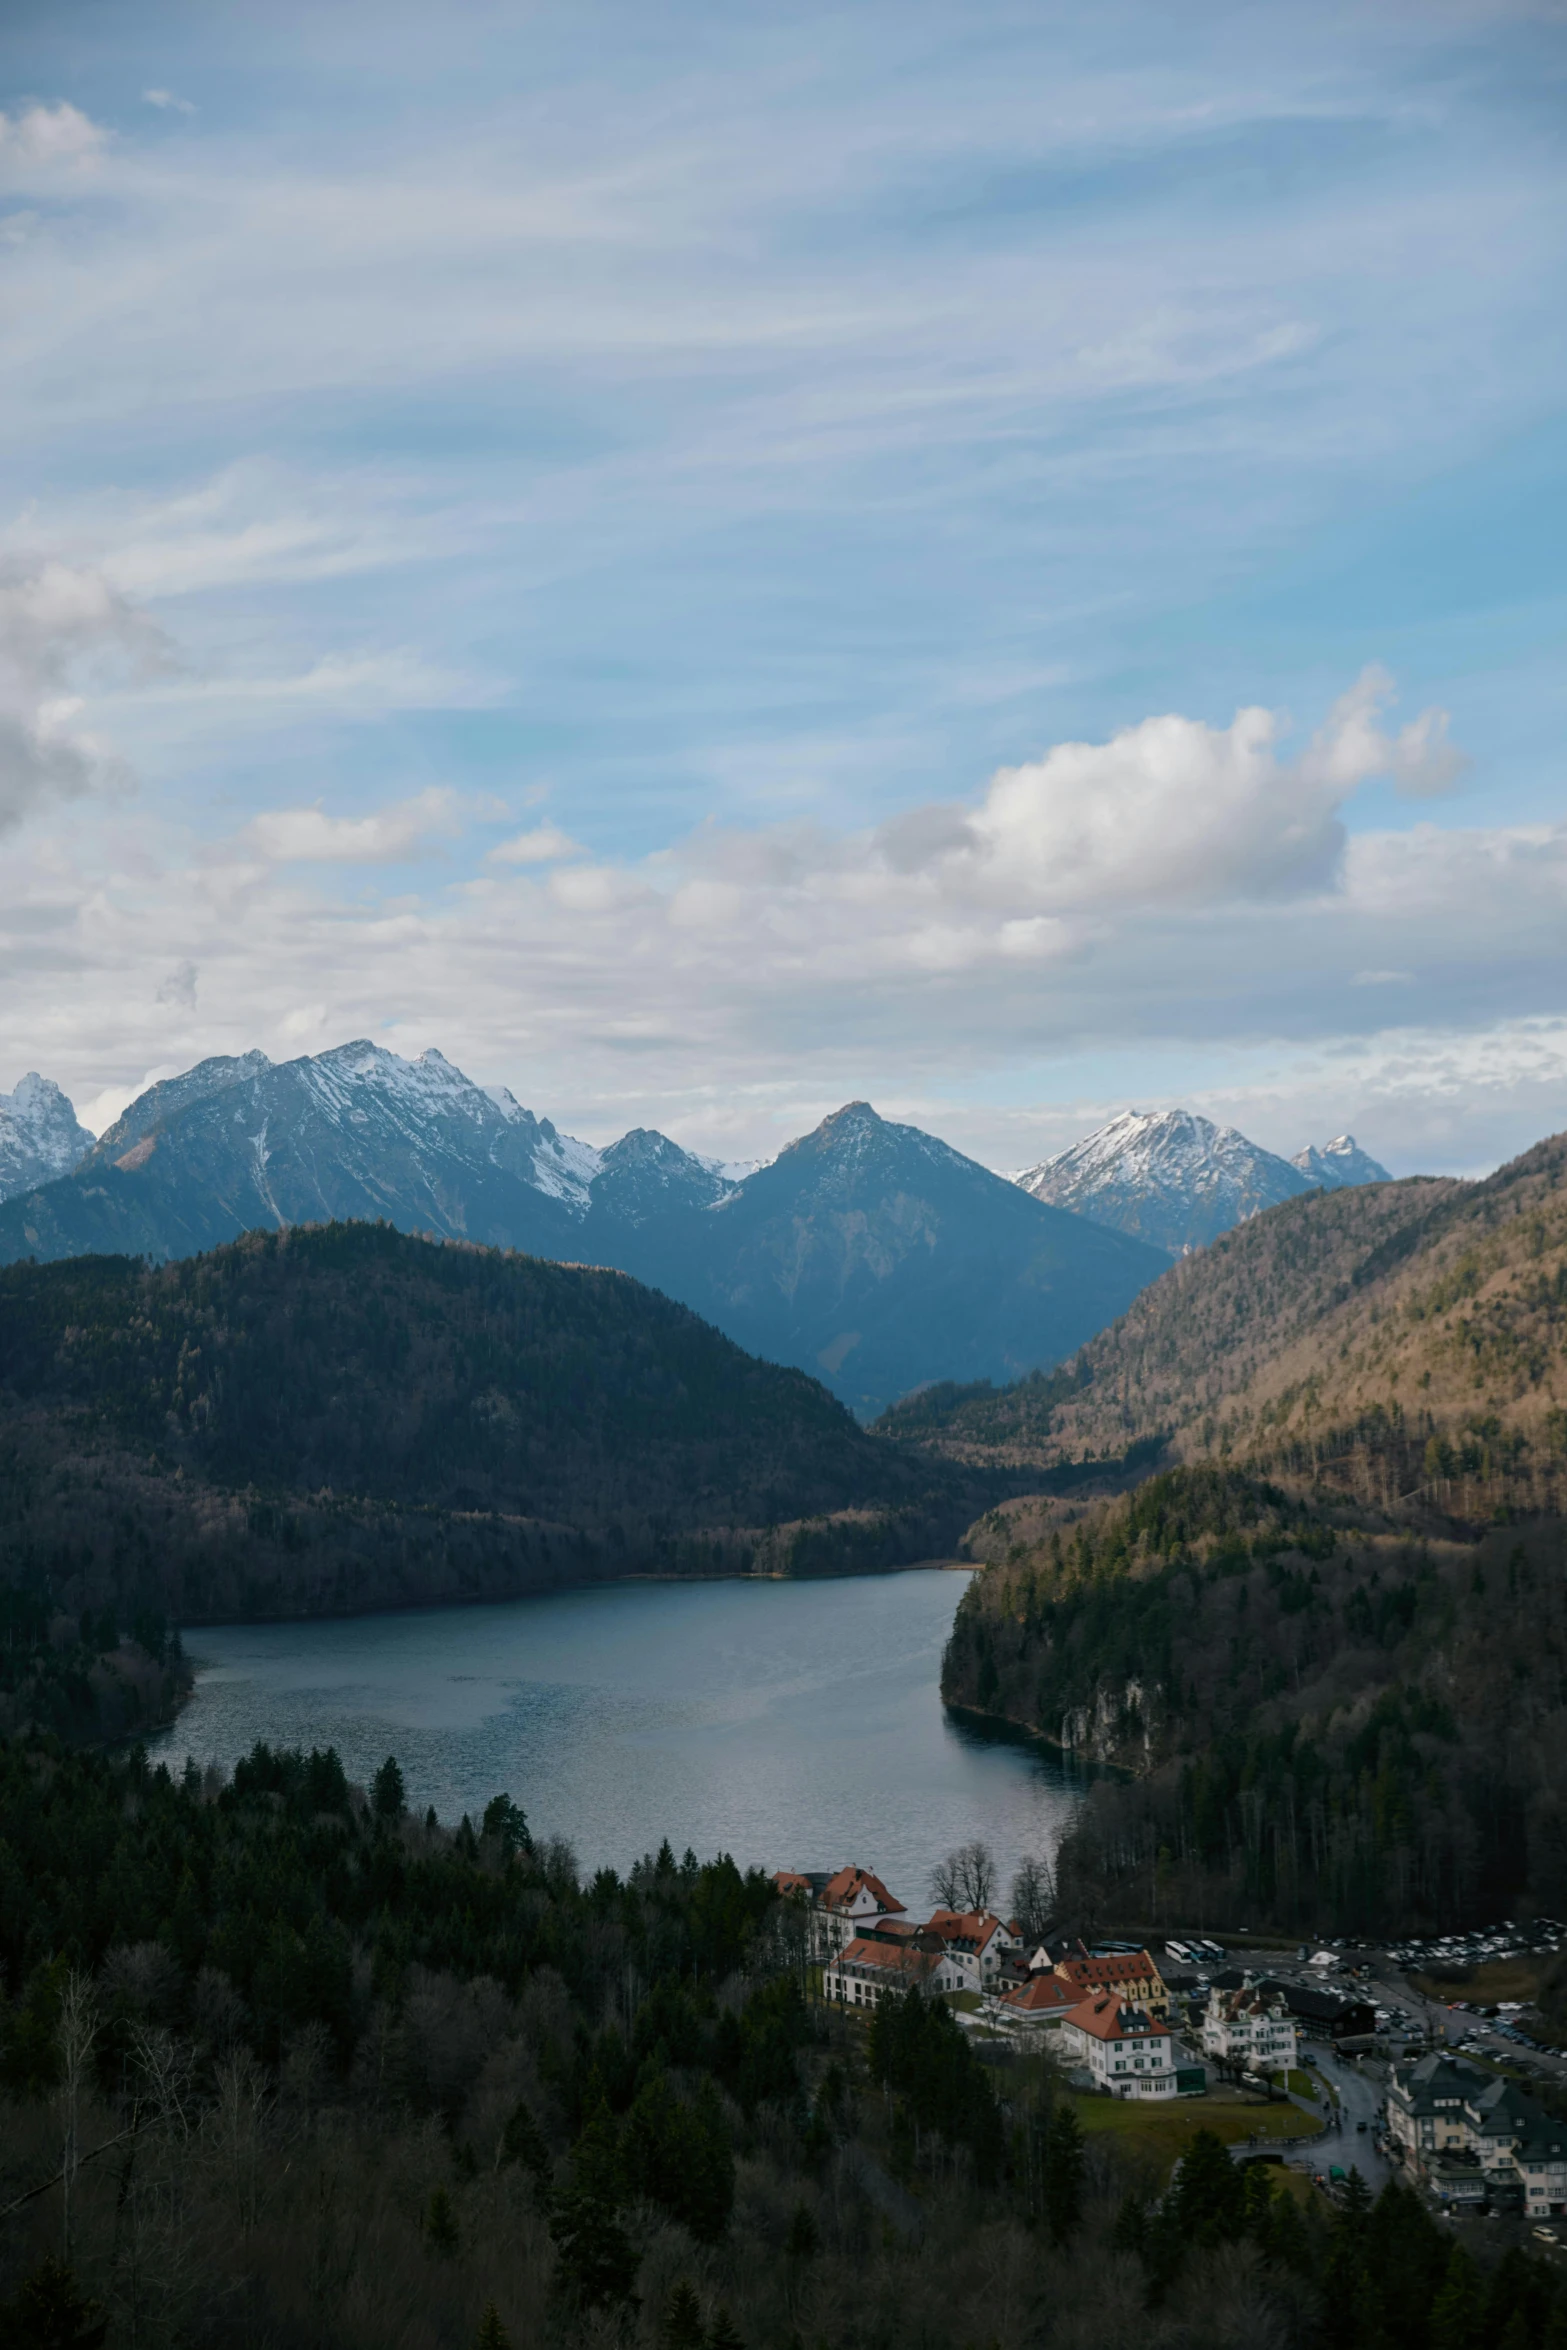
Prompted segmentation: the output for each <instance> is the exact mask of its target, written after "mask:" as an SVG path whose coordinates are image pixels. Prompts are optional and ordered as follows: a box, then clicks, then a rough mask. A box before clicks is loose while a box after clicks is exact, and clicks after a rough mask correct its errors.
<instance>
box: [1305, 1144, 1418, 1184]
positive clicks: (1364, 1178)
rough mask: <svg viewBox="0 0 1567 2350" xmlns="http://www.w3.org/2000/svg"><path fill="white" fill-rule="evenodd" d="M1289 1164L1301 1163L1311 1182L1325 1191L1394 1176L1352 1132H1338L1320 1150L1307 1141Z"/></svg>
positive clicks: (1384, 1179)
mask: <svg viewBox="0 0 1567 2350" xmlns="http://www.w3.org/2000/svg"><path fill="white" fill-rule="evenodd" d="M1290 1165H1291V1166H1292V1167H1298V1168H1299V1170H1300V1172H1301V1174H1302V1175H1304V1176H1305V1178H1306V1181H1307V1182H1308V1183H1313V1184H1317V1185H1319V1186H1320V1187H1321V1188H1322V1190H1324V1191H1341V1190H1343V1189H1344V1187H1345V1186H1346V1185H1348V1184H1352V1183H1391V1182H1392V1180H1393V1178H1392V1176H1391V1175H1389V1173H1388V1171H1387V1169H1386V1168H1385V1167H1380V1166H1378V1164H1377V1162H1376V1160H1375V1159H1374V1158H1372V1157H1371V1155H1370V1154H1369V1152H1367V1151H1363V1150H1362V1149H1361V1148H1360V1146H1359V1144H1358V1143H1357V1142H1356V1140H1355V1137H1354V1136H1353V1135H1352V1134H1336V1135H1335V1136H1334V1137H1333V1140H1332V1141H1331V1142H1325V1143H1324V1144H1323V1146H1322V1148H1321V1150H1318V1148H1317V1146H1316V1144H1315V1143H1311V1142H1308V1143H1307V1145H1306V1147H1305V1149H1304V1150H1303V1151H1297V1152H1296V1153H1295V1156H1294V1157H1293V1158H1292V1159H1291V1161H1290Z"/></svg>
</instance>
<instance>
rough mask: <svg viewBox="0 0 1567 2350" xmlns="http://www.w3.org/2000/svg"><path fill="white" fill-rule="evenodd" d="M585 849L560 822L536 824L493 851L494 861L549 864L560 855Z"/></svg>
mask: <svg viewBox="0 0 1567 2350" xmlns="http://www.w3.org/2000/svg"><path fill="white" fill-rule="evenodd" d="M581 854H582V851H581V849H580V848H578V846H577V844H576V842H575V841H574V840H573V839H572V838H571V836H570V835H569V833H564V832H562V831H561V829H560V826H559V825H558V824H535V825H534V827H533V829H532V831H531V832H519V833H517V834H515V835H514V836H513V838H512V839H510V840H503V841H502V842H501V843H500V845H499V846H498V847H497V848H493V849H491V851H490V863H491V864H492V865H549V864H552V863H554V861H555V860H556V859H557V858H560V857H580V856H581Z"/></svg>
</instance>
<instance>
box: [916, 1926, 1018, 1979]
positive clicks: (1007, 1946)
mask: <svg viewBox="0 0 1567 2350" xmlns="http://www.w3.org/2000/svg"><path fill="white" fill-rule="evenodd" d="M925 1931H926V1932H927V1933H928V1934H935V1935H938V1936H939V1937H940V1939H941V1941H942V1943H943V1944H944V1945H945V1947H946V1950H947V1953H948V1955H949V1957H950V1958H951V1960H952V1962H953V1964H954V1965H955V1966H957V1967H959V1968H961V1970H962V1974H963V1983H962V1988H963V1989H964V1990H965V1991H988V1990H990V1989H992V1988H993V1987H994V1985H995V1984H996V1982H997V1980H998V1978H999V1976H1000V1973H1001V1968H1002V1964H1003V1962H1004V1960H1005V1959H1006V1958H1007V1957H1008V1955H1009V1954H1010V1953H1011V1952H1013V1951H1018V1950H1021V1949H1022V1947H1023V1937H1022V1935H1021V1934H1020V1933H1019V1932H1018V1930H1017V1928H1016V1926H1009V1925H1008V1924H1007V1922H1006V1920H1005V1919H1004V1918H998V1917H997V1916H996V1915H995V1914H994V1912H993V1911H991V1910H988V1909H967V1910H962V1909H938V1910H935V1911H933V1912H932V1914H931V1916H930V1917H929V1919H928V1920H927V1921H926V1926H925Z"/></svg>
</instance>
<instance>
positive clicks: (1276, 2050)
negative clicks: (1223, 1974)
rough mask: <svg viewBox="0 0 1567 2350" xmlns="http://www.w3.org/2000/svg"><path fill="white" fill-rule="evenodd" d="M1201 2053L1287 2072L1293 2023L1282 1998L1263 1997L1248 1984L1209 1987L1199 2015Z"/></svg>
mask: <svg viewBox="0 0 1567 2350" xmlns="http://www.w3.org/2000/svg"><path fill="white" fill-rule="evenodd" d="M1201 2039H1202V2046H1203V2053H1204V2055H1206V2056H1214V2057H1218V2058H1220V2059H1222V2060H1225V2061H1227V2062H1229V2063H1231V2064H1240V2065H1244V2066H1245V2067H1246V2069H1247V2071H1248V2072H1254V2073H1264V2074H1266V2073H1280V2072H1288V2071H1289V2070H1290V2068H1291V2066H1292V2065H1293V2064H1294V2062H1295V2025H1294V2021H1293V2019H1292V2018H1291V2016H1290V2012H1289V2010H1288V2008H1287V2007H1285V2005H1284V2003H1283V2001H1282V2000H1278V1999H1274V2000H1268V1999H1265V1998H1264V1997H1263V1995H1262V1993H1261V1992H1260V1991H1257V1990H1254V1989H1253V1988H1252V1987H1251V1986H1250V1985H1249V1984H1248V1985H1247V1986H1246V1987H1245V1989H1243V1990H1240V1991H1210V1992H1209V1994H1208V2011H1207V2013H1206V2015H1204V2017H1203V2019H1202V2031H1201Z"/></svg>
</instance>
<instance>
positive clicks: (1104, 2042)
mask: <svg viewBox="0 0 1567 2350" xmlns="http://www.w3.org/2000/svg"><path fill="white" fill-rule="evenodd" d="M1061 2047H1062V2053H1063V2055H1064V2056H1065V2057H1066V2059H1067V2061H1068V2062H1069V2063H1074V2064H1080V2065H1083V2066H1085V2067H1086V2068H1087V2070H1088V2072H1089V2073H1090V2074H1091V2076H1092V2078H1093V2084H1094V2087H1095V2088H1096V2089H1108V2090H1109V2092H1110V2094H1111V2096H1112V2097H1173V2096H1174V2095H1175V2042H1174V2040H1173V2038H1172V2037H1171V2034H1170V2030H1169V2027H1168V2025H1166V2024H1162V2023H1160V2022H1159V2021H1158V2020H1157V2018H1156V2017H1153V2016H1148V2015H1144V2014H1142V2013H1141V2011H1140V2010H1138V2009H1137V2008H1132V2007H1122V2006H1121V2004H1120V2002H1119V2001H1118V2000H1114V1999H1090V2000H1085V2001H1084V2002H1083V2004H1082V2006H1081V2007H1075V2008H1074V2009H1073V2010H1072V2012H1071V2014H1070V2015H1068V2016H1067V2017H1066V2018H1065V2020H1064V2021H1063V2023H1062V2025H1061Z"/></svg>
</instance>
